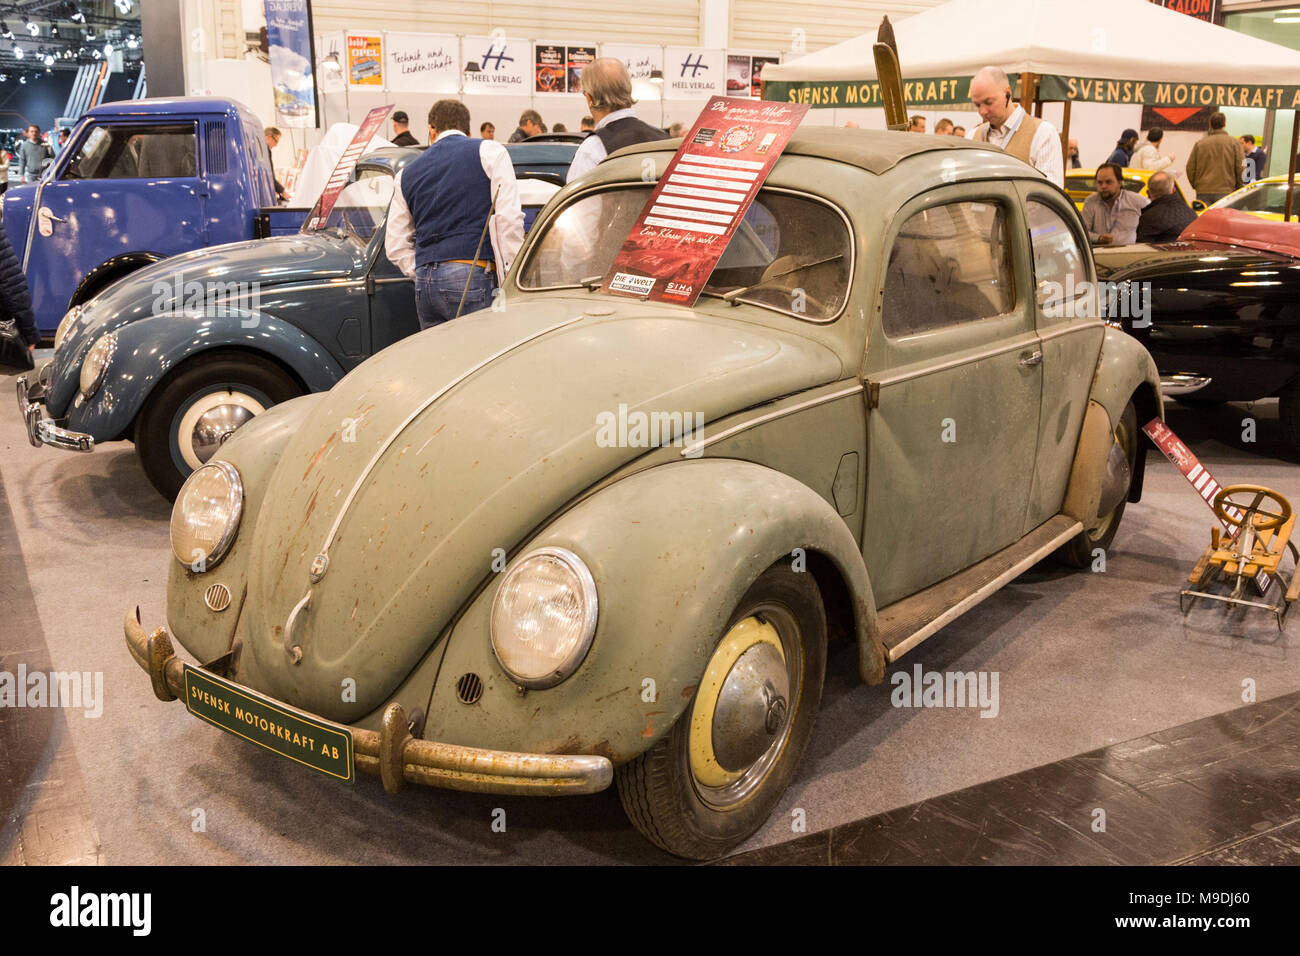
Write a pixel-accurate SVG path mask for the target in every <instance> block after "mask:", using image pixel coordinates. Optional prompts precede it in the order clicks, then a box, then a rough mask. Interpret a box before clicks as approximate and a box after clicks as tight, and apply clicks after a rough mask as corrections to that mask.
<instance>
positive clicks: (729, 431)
mask: <svg viewBox="0 0 1300 956" xmlns="http://www.w3.org/2000/svg"><path fill="white" fill-rule="evenodd" d="M864 387H865V386H864V385H863V384H862V383H861V382H859V383H858V384H856V385H853V386H850V387H849V388H842V389H840V390H839V391H838V392H831V393H830V394H829V395H821V396H819V397H817V398H810V399H808V400H807V401H805V402H799V403H798V404H797V405H790V406H788V407H787V408H779V409H777V410H776V411H774V412H767V413H766V414H763V415H759V416H757V417H755V418H751V419H750V420H749V421H745V422H739V423H737V424H735V425H732V426H731V427H730V428H726V429H723V430H722V431H720V432H718V433H717V434H716V435H711V436H710V437H708V438H703V439H701V440H700V441H697V442H695V443H694V444H691V445H687V446H686V447H685V448H683V449H682V457H683V458H694V457H696V456H698V455H699V453H700V452H701V451H702V450H703V449H705V448H708V447H709V446H710V445H712V444H714V443H716V442H720V441H723V440H724V439H727V438H730V437H731V436H732V435H736V434H739V433H740V432H743V431H748V430H749V429H751V428H753V427H755V426H756V425H762V424H763V423H764V422H770V421H775V420H776V419H778V418H784V417H785V416H787V415H793V414H794V413H795V412H801V411H803V410H804V409H805V408H813V407H814V406H817V405H824V404H826V403H827V402H833V401H835V400H836V399H837V398H843V397H844V396H846V395H853V394H856V393H857V392H860V391H862V390H863V388H864Z"/></svg>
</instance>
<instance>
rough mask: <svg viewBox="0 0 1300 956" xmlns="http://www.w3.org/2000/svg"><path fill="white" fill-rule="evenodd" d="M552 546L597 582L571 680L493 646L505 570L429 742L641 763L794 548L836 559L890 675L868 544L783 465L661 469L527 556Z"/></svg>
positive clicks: (451, 675)
mask: <svg viewBox="0 0 1300 956" xmlns="http://www.w3.org/2000/svg"><path fill="white" fill-rule="evenodd" d="M547 545H552V546H558V547H564V548H568V549H569V550H570V551H573V552H574V553H576V554H577V555H579V556H580V557H581V558H582V559H583V561H585V562H586V563H587V566H588V567H589V568H590V569H591V573H592V576H593V578H594V579H595V582H596V590H597V595H598V602H599V611H598V620H597V628H596V636H595V639H594V640H593V642H592V646H591V650H590V652H589V653H588V655H587V657H586V659H585V660H584V662H583V663H582V665H581V666H580V667H579V668H578V669H577V671H576V672H575V673H574V674H573V675H572V676H571V677H569V679H568V680H566V681H564V682H563V683H561V684H559V685H557V686H555V687H552V688H549V689H546V690H530V691H527V692H520V691H519V690H518V689H517V688H516V687H515V685H514V683H513V681H512V680H511V679H510V677H509V676H508V675H507V674H506V673H505V671H504V670H503V669H502V668H501V667H500V665H499V664H498V663H497V661H496V658H495V656H494V655H493V653H492V650H491V646H490V639H489V632H488V619H489V614H490V610H491V606H492V601H493V598H494V597H495V595H496V591H497V587H498V586H499V582H500V580H501V579H502V577H503V575H501V574H497V575H495V576H494V578H493V579H492V580H491V581H490V583H489V584H488V586H487V587H486V588H484V589H483V590H482V591H481V592H480V594H479V595H478V597H477V598H476V599H475V600H474V601H473V602H472V603H471V605H470V606H469V608H468V609H467V611H466V612H465V614H464V615H463V616H462V617H461V619H460V620H459V621H458V622H457V623H456V625H455V627H454V629H453V631H452V634H451V637H450V640H449V644H448V648H447V652H446V657H445V659H444V661H443V665H442V667H441V668H440V670H439V674H438V679H437V683H436V686H435V687H434V689H433V693H432V696H431V700H430V703H429V718H428V722H427V725H426V733H425V735H426V736H427V737H428V738H430V739H433V740H441V741H446V742H447V743H464V744H468V743H473V744H474V745H475V746H484V747H491V748H494V749H500V750H508V749H518V750H522V751H525V752H529V753H569V754H584V753H588V754H599V755H602V756H606V757H609V758H610V759H611V760H613V761H614V762H615V763H623V762H625V761H627V760H630V759H632V758H633V757H635V756H636V755H637V754H639V753H641V752H642V751H644V750H646V749H647V748H649V747H650V746H652V745H653V744H654V743H655V742H656V741H657V740H659V739H660V738H661V737H662V736H663V735H664V734H665V733H667V732H668V730H669V729H670V728H671V727H672V726H673V724H674V723H675V722H676V721H677V720H678V718H679V717H681V715H682V713H683V712H684V711H685V710H686V708H687V706H688V705H689V704H690V702H691V699H692V696H693V695H694V692H695V688H696V686H697V684H698V683H699V680H700V677H701V675H702V673H703V671H704V668H705V665H706V664H707V662H708V660H709V657H710V655H711V654H712V652H713V650H714V648H715V646H716V645H717V642H718V641H719V640H720V639H721V638H722V636H723V633H724V630H725V628H726V625H727V621H728V619H729V617H730V616H731V614H732V612H733V611H734V609H735V607H736V605H737V603H738V602H739V601H740V598H741V597H742V595H743V594H744V592H745V591H746V590H747V589H748V587H749V586H750V584H752V583H753V581H754V580H755V579H756V578H757V577H758V576H759V574H761V573H762V572H763V571H764V570H765V569H766V568H768V567H770V566H771V565H772V564H774V563H776V562H777V561H779V560H781V559H784V558H789V557H790V556H791V553H792V552H793V551H794V549H796V548H803V549H806V550H807V551H809V552H816V553H818V554H820V555H821V556H823V557H825V558H827V559H829V561H830V562H831V563H832V564H833V565H834V568H835V570H836V571H838V573H839V575H840V576H841V579H842V581H843V582H844V583H845V585H846V587H847V590H848V592H849V594H850V597H851V603H852V605H853V609H854V617H855V629H856V631H857V638H858V641H859V646H860V648H861V649H862V653H861V658H862V661H863V666H862V670H863V676H864V677H867V678H868V680H874V681H878V680H880V679H881V678H882V677H883V674H884V667H885V663H884V653H883V648H882V647H881V645H880V643H879V640H878V639H877V634H876V619H875V602H874V599H873V597H872V593H871V585H870V582H869V581H868V579H867V572H866V567H865V566H864V564H863V561H862V555H861V552H860V551H859V549H858V546H857V543H856V542H855V541H854V539H853V536H852V534H851V533H850V532H849V529H848V527H847V526H846V525H845V523H844V520H843V519H842V518H841V517H840V516H839V515H838V514H836V512H835V510H834V508H832V507H831V506H830V505H829V504H827V503H826V501H825V500H824V499H822V498H821V497H820V496H819V495H817V494H816V493H815V492H813V491H812V490H811V489H809V488H807V487H806V486H804V485H802V484H800V483H799V482H797V481H795V480H794V479H792V478H790V477H788V476H786V475H784V474H781V473H780V472H776V471H773V470H771V469H768V468H765V467H762V466H760V465H756V464H753V463H750V462H744V461H734V460H730V459H703V460H699V461H689V462H676V463H672V464H666V465H661V466H659V467H655V468H651V469H649V470H647V471H643V472H639V473H637V474H635V475H632V476H630V477H628V478H624V479H622V480H621V481H618V482H616V483H615V484H613V485H610V486H609V487H607V488H604V489H602V490H601V491H599V492H597V493H596V494H594V495H592V496H591V497H589V498H587V499H586V500H584V501H582V502H580V503H579V504H578V505H576V506H575V507H573V508H572V509H571V510H569V511H568V512H566V513H565V514H563V515H562V516H561V517H560V518H558V519H557V520H555V521H554V522H553V523H552V524H551V525H550V526H548V527H547V528H546V529H545V530H543V531H542V532H541V533H540V534H539V535H538V536H536V537H535V538H534V539H533V540H532V541H531V542H529V543H528V545H527V546H526V547H524V548H522V549H521V552H520V554H521V555H522V554H526V553H527V552H529V551H531V550H533V549H534V548H537V547H543V546H547ZM490 548H491V544H490V543H487V542H485V544H484V554H483V561H484V565H485V567H486V566H487V565H488V563H489V562H490V561H491V560H492V559H491V554H490V553H489V551H490ZM809 566H810V567H811V565H809ZM809 573H812V572H811V571H809ZM465 674H476V675H478V676H479V677H480V678H481V679H482V681H483V693H482V697H481V698H480V699H479V700H478V701H477V703H473V704H469V705H467V704H464V703H461V702H460V701H459V700H458V699H457V682H458V681H459V680H460V678H461V677H462V675H465Z"/></svg>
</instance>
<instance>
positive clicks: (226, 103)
mask: <svg viewBox="0 0 1300 956" xmlns="http://www.w3.org/2000/svg"><path fill="white" fill-rule="evenodd" d="M230 110H234V111H235V112H241V113H250V115H251V112H250V110H249V109H248V107H246V106H244V105H243V104H242V103H240V102H239V101H238V100H232V99H230V98H229V97H225V96H159V97H154V98H151V99H143V100H114V101H113V102H111V103H100V104H99V105H98V106H93V107H91V108H90V109H88V110H86V112H85V114H84V115H86V116H101V115H103V114H105V113H109V114H112V115H114V116H122V115H131V114H136V115H140V116H152V115H157V114H159V113H225V112H228V111H230Z"/></svg>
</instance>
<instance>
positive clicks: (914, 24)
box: [763, 0, 1300, 109]
mask: <svg viewBox="0 0 1300 956" xmlns="http://www.w3.org/2000/svg"><path fill="white" fill-rule="evenodd" d="M894 34H895V36H896V37H897V40H898V54H899V60H900V62H901V65H902V70H903V77H904V79H905V80H912V79H914V78H920V77H927V78H928V77H947V76H964V77H970V76H971V75H973V74H974V72H975V71H976V70H978V69H979V68H980V67H982V66H985V65H989V64H993V65H996V66H999V67H1001V68H1002V69H1004V70H1005V71H1006V72H1008V73H1022V72H1025V71H1030V72H1033V73H1036V74H1040V75H1043V74H1046V75H1056V76H1065V77H1081V78H1088V79H1089V80H1091V79H1094V78H1095V79H1111V80H1137V81H1143V82H1147V83H1151V84H1155V83H1191V84H1232V85H1236V86H1248V87H1251V88H1252V89H1253V88H1256V87H1261V86H1277V87H1286V88H1287V89H1288V90H1289V91H1294V90H1295V84H1300V52H1298V51H1296V50H1291V49H1288V48H1287V47H1284V46H1279V45H1278V44H1276V43H1269V42H1268V41H1266V40H1260V39H1258V38H1256V37H1252V36H1247V35H1246V34H1243V33H1237V32H1235V31H1232V30H1228V29H1226V28H1224V27H1220V26H1215V25H1214V24H1210V23H1206V22H1204V21H1201V20H1198V19H1196V18H1194V17H1190V16H1187V15H1186V14H1183V13H1179V12H1177V11H1174V10H1166V9H1165V8H1163V7H1158V6H1156V5H1155V4H1153V3H1148V2H1147V0H1084V2H1080V0H951V2H950V3H946V4H944V5H943V6H939V7H933V8H931V9H929V10H926V11H924V12H922V13H918V14H916V15H915V16H911V17H908V18H907V19H905V20H902V21H900V22H899V23H897V24H896V25H895V26H894ZM874 41H875V34H874V33H871V34H864V35H863V36H859V37H855V38H853V39H851V40H845V41H844V42H843V43H838V44H836V45H835V46H832V47H827V48H826V49H824V50H820V51H818V52H816V53H810V54H808V55H807V56H803V57H800V58H799V59H798V60H794V61H792V62H788V63H783V64H775V63H773V64H770V65H769V66H767V67H766V68H765V69H764V71H763V80H764V82H765V83H768V84H771V83H780V84H786V83H794V84H804V83H812V84H815V83H819V82H823V83H824V82H844V81H849V82H852V81H864V80H874V79H875V78H876V67H875V61H874V59H873V57H872V52H871V46H872V43H873V42H874ZM1148 95H1151V94H1150V92H1149V91H1148ZM768 98H769V99H781V100H785V99H786V98H787V97H786V96H785V95H777V96H768ZM1079 98H1080V99H1098V100H1103V99H1104V98H1103V97H1092V96H1083V97H1079ZM1292 98H1293V93H1292V92H1288V93H1287V95H1286V97H1285V102H1282V101H1281V96H1280V94H1279V97H1278V100H1277V101H1274V102H1267V103H1265V102H1262V101H1261V102H1260V103H1254V102H1241V103H1230V104H1228V105H1240V106H1255V105H1266V106H1274V107H1277V106H1280V107H1282V108H1284V109H1294V108H1300V102H1298V103H1294V104H1293V103H1292ZM825 105H831V104H825ZM840 105H843V104H840ZM875 105H879V104H878V103H877V104H875ZM1197 105H1207V104H1199V103H1198V104H1197Z"/></svg>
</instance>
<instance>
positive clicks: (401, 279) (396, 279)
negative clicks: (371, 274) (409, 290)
mask: <svg viewBox="0 0 1300 956" xmlns="http://www.w3.org/2000/svg"><path fill="white" fill-rule="evenodd" d="M398 282H411V283H414V282H415V280H414V279H410V278H407V277H406V276H396V277H394V278H390V279H376V280H375V285H394V284H396V283H398Z"/></svg>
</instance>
